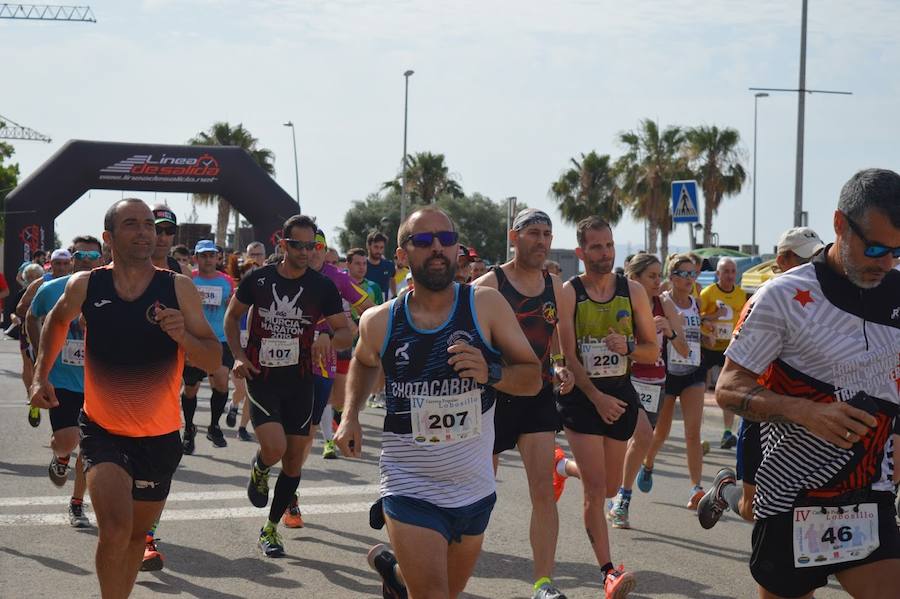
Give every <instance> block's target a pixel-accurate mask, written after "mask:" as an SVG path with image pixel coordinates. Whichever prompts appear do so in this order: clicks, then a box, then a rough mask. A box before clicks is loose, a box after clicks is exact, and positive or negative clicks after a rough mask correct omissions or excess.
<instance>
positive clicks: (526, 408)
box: [494, 383, 561, 455]
mask: <svg viewBox="0 0 900 599" xmlns="http://www.w3.org/2000/svg"><path fill="white" fill-rule="evenodd" d="M495 405H496V408H494V454H495V455H496V454H498V453H502V452H504V451H506V450H507V449H513V448H514V447H515V446H516V444H517V443H518V441H519V435H526V434H528V433H544V432H551V433H556V431H558V430H560V428H561V425H560V421H559V413H558V412H557V411H556V394H555V393H554V392H553V385H551V384H549V383H544V386H543V387H542V388H541V390H540V392H539V393H538V394H537V395H534V396H531V397H519V396H513V395H507V394H506V393H500V392H497V400H496V404H495Z"/></svg>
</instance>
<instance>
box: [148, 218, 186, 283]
mask: <svg viewBox="0 0 900 599" xmlns="http://www.w3.org/2000/svg"><path fill="white" fill-rule="evenodd" d="M153 220H154V222H155V223H156V246H154V248H153V256H152V260H153V266H155V267H156V268H167V269H169V270H171V271H172V272H177V273H180V274H183V275H184V276H186V277H190V276H191V266H190V264H186V265H185V264H181V263H180V262H179V261H178V260H176V259H175V258H174V257H173V256H171V255H170V254H169V252H170V251H171V249H172V244H173V243H175V234H176V233H178V219H177V218H176V217H175V213H174V212H172V209H171V208H169V207H168V206H166V205H165V204H156V205H155V206H153Z"/></svg>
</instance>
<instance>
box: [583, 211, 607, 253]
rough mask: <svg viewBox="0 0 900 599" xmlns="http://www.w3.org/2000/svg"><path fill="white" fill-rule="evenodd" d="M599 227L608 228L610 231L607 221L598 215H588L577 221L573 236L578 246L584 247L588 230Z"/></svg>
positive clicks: (599, 228)
mask: <svg viewBox="0 0 900 599" xmlns="http://www.w3.org/2000/svg"><path fill="white" fill-rule="evenodd" d="M601 229H609V230H610V231H612V227H611V226H609V223H608V222H606V221H605V220H603V219H602V218H600V217H599V216H588V217H586V218H583V219H581V220H580V221H578V224H577V225H576V229H575V237H576V238H577V239H578V247H582V248H583V247H584V242H585V237H587V232H588V230H593V231H599V230H601Z"/></svg>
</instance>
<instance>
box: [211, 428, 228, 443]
mask: <svg viewBox="0 0 900 599" xmlns="http://www.w3.org/2000/svg"><path fill="white" fill-rule="evenodd" d="M206 438H207V439H209V440H210V441H212V444H213V445H215V446H216V447H225V446H227V445H228V441H226V440H225V433H223V432H222V429H220V428H219V427H218V426H210V427H207V429H206Z"/></svg>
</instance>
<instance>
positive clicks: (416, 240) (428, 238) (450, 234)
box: [401, 231, 459, 248]
mask: <svg viewBox="0 0 900 599" xmlns="http://www.w3.org/2000/svg"><path fill="white" fill-rule="evenodd" d="M435 239H437V240H438V242H439V243H440V244H441V245H442V246H443V247H450V246H451V245H454V244H455V243H456V242H457V241H459V233H457V232H456V231H438V232H437V233H431V232H427V233H413V234H412V235H407V236H406V239H404V240H403V243H402V244H401V245H406V244H407V243H408V242H410V241H411V242H412V244H413V245H414V246H415V247H417V248H428V247H431V244H433V243H434V240H435Z"/></svg>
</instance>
